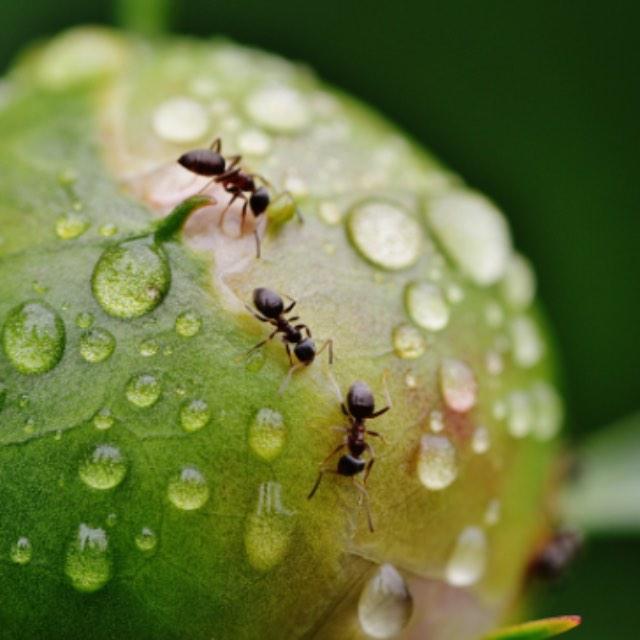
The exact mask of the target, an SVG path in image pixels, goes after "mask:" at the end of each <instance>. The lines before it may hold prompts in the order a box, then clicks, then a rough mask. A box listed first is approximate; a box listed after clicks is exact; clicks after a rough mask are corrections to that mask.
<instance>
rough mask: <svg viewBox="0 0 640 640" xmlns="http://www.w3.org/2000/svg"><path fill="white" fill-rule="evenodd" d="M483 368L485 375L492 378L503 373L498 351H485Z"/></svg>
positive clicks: (500, 356)
mask: <svg viewBox="0 0 640 640" xmlns="http://www.w3.org/2000/svg"><path fill="white" fill-rule="evenodd" d="M484 366H485V368H486V369H487V373H489V374H491V375H492V376H499V375H500V374H501V373H502V372H503V371H504V360H503V359H502V354H501V353H500V352H499V351H494V350H491V351H487V353H486V354H485V357H484Z"/></svg>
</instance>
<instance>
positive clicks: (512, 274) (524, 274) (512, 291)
mask: <svg viewBox="0 0 640 640" xmlns="http://www.w3.org/2000/svg"><path fill="white" fill-rule="evenodd" d="M501 284H502V295H503V297H504V299H505V300H506V302H507V304H508V305H509V306H510V307H512V308H513V309H526V308H527V307H528V306H529V305H530V304H531V303H532V302H533V298H534V297H535V295H536V277H535V274H534V272H533V268H532V267H531V263H530V262H529V261H528V260H527V259H526V258H525V257H524V256H521V255H520V254H517V253H514V254H513V255H512V256H511V259H510V260H509V264H508V265H507V271H506V273H505V274H504V278H503V279H502V283H501Z"/></svg>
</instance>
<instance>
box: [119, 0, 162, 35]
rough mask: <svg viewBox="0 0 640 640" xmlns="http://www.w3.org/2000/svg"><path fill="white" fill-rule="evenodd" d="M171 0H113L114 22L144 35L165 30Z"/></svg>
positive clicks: (155, 33) (156, 33)
mask: <svg viewBox="0 0 640 640" xmlns="http://www.w3.org/2000/svg"><path fill="white" fill-rule="evenodd" d="M171 5H172V0H115V19H116V23H117V24H118V25H119V26H121V27H123V28H124V29H128V30H129V31H137V32H138V33H142V34H144V35H158V34H160V33H163V32H166V31H167V30H168V27H169V19H170V14H171V9H172V6H171Z"/></svg>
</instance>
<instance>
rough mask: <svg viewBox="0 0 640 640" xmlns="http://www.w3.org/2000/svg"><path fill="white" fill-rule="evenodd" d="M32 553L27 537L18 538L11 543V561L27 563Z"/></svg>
mask: <svg viewBox="0 0 640 640" xmlns="http://www.w3.org/2000/svg"><path fill="white" fill-rule="evenodd" d="M32 555H33V547H32V546H31V542H30V540H29V538H24V537H22V538H18V540H17V542H15V543H14V544H12V545H11V551H10V553H9V557H10V558H11V562H15V563H16V564H28V563H29V562H31V557H32Z"/></svg>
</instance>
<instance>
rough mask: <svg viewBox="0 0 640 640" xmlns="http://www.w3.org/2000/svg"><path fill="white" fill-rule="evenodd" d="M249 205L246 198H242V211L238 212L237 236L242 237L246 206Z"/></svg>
mask: <svg viewBox="0 0 640 640" xmlns="http://www.w3.org/2000/svg"><path fill="white" fill-rule="evenodd" d="M242 197H243V196H240V195H239V196H238V198H242ZM248 206H249V202H248V201H247V199H246V198H244V204H243V205H242V213H241V214H240V235H239V236H238V237H239V238H241V237H242V232H243V230H244V221H245V220H246V219H247V207H248Z"/></svg>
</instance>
